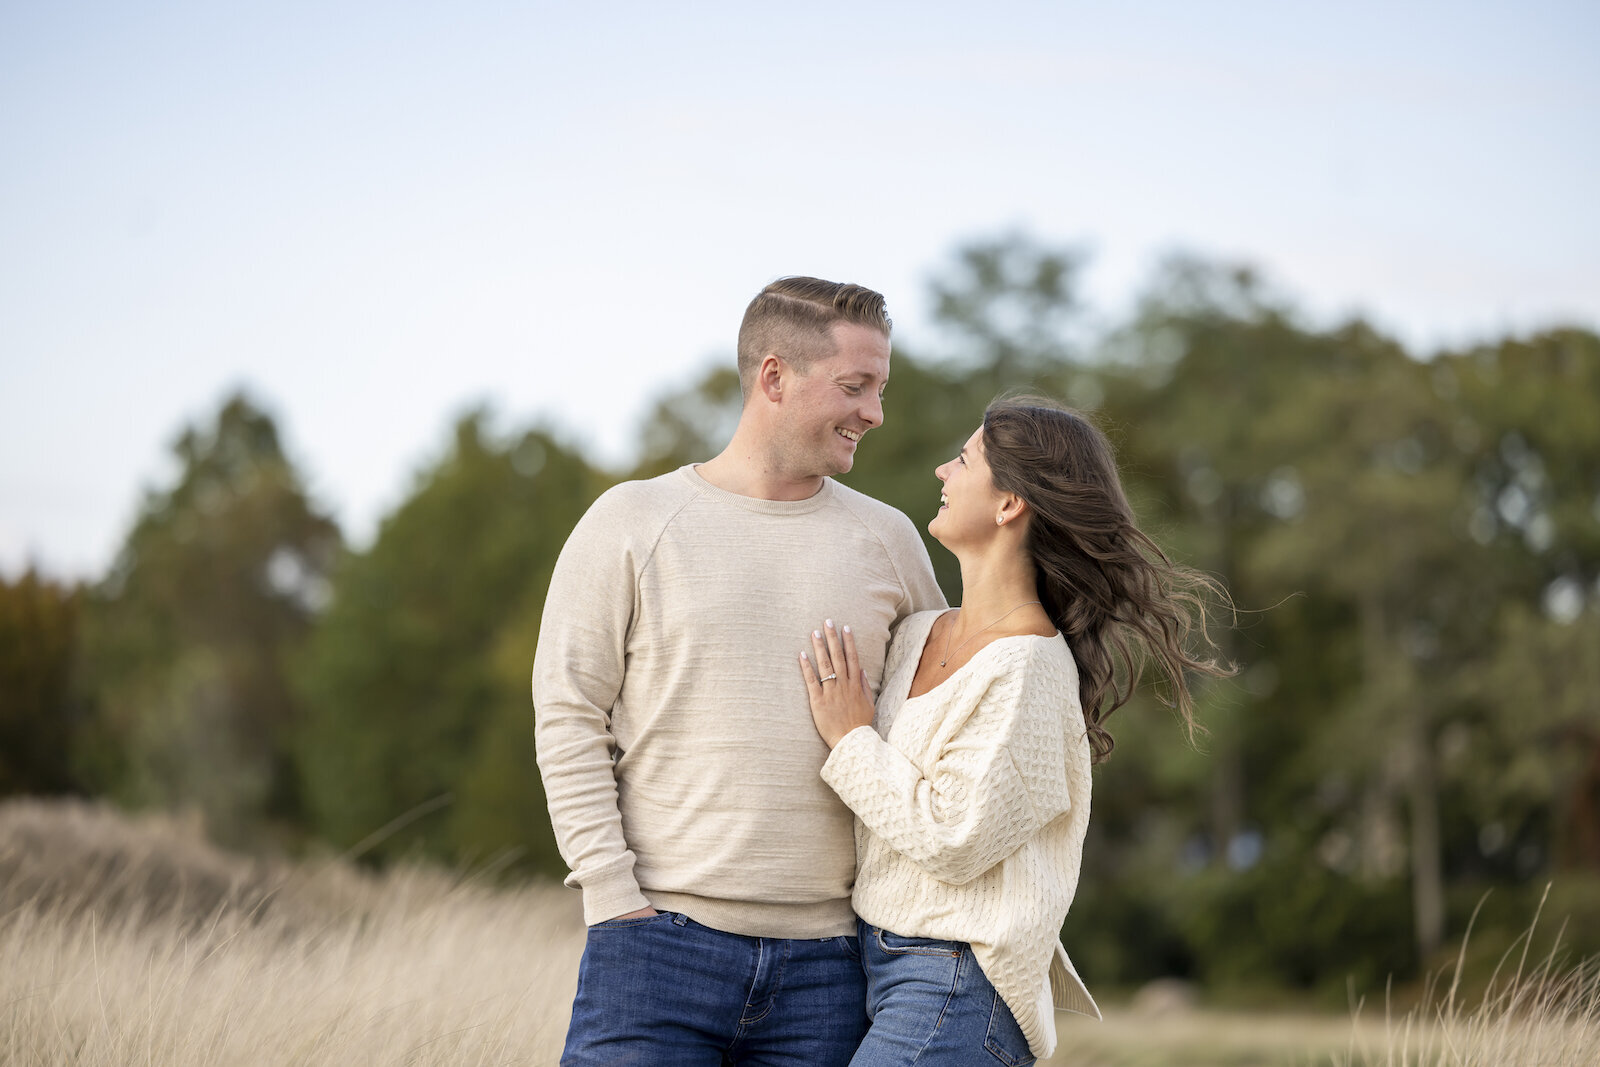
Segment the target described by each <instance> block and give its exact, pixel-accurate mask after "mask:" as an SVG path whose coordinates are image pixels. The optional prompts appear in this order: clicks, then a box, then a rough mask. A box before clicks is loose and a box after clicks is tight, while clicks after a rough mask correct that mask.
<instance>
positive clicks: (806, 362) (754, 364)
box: [739, 277, 894, 400]
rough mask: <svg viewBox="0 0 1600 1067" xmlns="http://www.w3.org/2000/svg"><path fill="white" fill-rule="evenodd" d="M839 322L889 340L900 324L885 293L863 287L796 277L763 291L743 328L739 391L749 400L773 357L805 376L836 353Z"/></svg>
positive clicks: (753, 303) (755, 300)
mask: <svg viewBox="0 0 1600 1067" xmlns="http://www.w3.org/2000/svg"><path fill="white" fill-rule="evenodd" d="M836 322H849V323H854V324H856V325H859V326H870V327H872V328H873V329H874V330H878V331H880V332H882V334H883V335H884V336H885V337H887V336H889V331H890V329H891V328H892V327H893V325H894V324H893V323H892V322H890V321H889V316H888V314H887V313H886V312H885V311H884V304H883V294H882V293H878V292H874V291H873V290H871V289H868V288H867V287H866V286H863V285H851V284H849V283H848V282H825V281H823V280H822V279H821V278H803V277H794V278H779V279H778V280H777V281H775V282H773V283H772V284H771V285H769V286H767V287H766V288H765V289H763V290H761V292H760V293H758V294H757V295H756V298H755V299H754V300H752V301H750V306H749V307H747V308H745V311H744V322H743V323H741V324H740V326H739V388H740V390H741V391H742V392H743V393H744V396H745V399H747V400H748V399H749V398H750V390H751V389H753V388H755V383H756V371H757V370H758V369H759V368H760V367H761V361H762V360H764V359H766V358H767V356H768V355H776V356H778V357H779V358H780V359H782V360H784V361H785V362H787V363H789V364H790V365H792V366H793V367H795V368H796V369H797V370H799V371H800V372H801V373H802V374H803V373H806V372H807V371H808V370H809V369H810V365H811V363H812V362H813V361H814V360H818V359H827V358H828V357H829V356H831V355H833V351H834V344H833V337H832V336H831V335H830V334H829V332H828V331H830V330H831V329H833V324H834V323H836Z"/></svg>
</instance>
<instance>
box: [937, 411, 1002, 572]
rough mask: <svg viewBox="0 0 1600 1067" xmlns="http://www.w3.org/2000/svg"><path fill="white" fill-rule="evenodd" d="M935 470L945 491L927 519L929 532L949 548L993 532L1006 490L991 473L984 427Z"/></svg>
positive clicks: (984, 536) (980, 427) (975, 432)
mask: <svg viewBox="0 0 1600 1067" xmlns="http://www.w3.org/2000/svg"><path fill="white" fill-rule="evenodd" d="M933 473H934V476H935V477H937V478H938V479H939V480H940V481H941V482H943V483H944V492H943V493H941V494H940V496H939V511H938V513H937V514H936V515H934V517H933V521H931V522H929V523H928V532H929V533H931V534H933V536H934V537H936V538H938V539H939V543H940V544H942V545H944V546H945V547H946V548H954V547H955V546H956V545H959V544H963V543H969V542H973V541H978V540H981V539H983V538H987V537H988V536H989V535H991V534H992V533H993V532H994V530H995V529H996V523H995V518H996V517H997V516H998V515H999V514H1000V503H1001V497H1002V495H1003V494H1001V493H1000V492H998V491H997V490H996V489H995V487H994V480H993V478H992V477H991V476H990V473H989V461H988V459H987V458H986V457H985V455H984V450H983V427H982V426H979V427H978V428H977V429H976V430H975V431H973V434H972V436H971V437H969V438H967V443H966V444H965V445H962V446H961V451H960V452H959V453H958V454H957V455H956V457H955V458H954V459H952V460H950V461H949V462H948V463H941V464H940V465H939V466H937V467H935V468H934V469H933Z"/></svg>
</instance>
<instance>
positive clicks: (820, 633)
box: [811, 630, 822, 640]
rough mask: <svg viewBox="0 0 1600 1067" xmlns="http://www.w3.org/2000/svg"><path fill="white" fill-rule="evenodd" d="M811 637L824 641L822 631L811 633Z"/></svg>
mask: <svg viewBox="0 0 1600 1067" xmlns="http://www.w3.org/2000/svg"><path fill="white" fill-rule="evenodd" d="M811 636H812V637H815V638H817V639H818V640H821V639H822V631H821V630H812V631H811Z"/></svg>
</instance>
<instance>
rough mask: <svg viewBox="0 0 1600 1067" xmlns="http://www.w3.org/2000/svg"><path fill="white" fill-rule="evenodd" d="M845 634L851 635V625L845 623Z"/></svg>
mask: <svg viewBox="0 0 1600 1067" xmlns="http://www.w3.org/2000/svg"><path fill="white" fill-rule="evenodd" d="M844 632H845V633H849V632H850V624H849V623H845V624H844Z"/></svg>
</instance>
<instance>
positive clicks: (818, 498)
mask: <svg viewBox="0 0 1600 1067" xmlns="http://www.w3.org/2000/svg"><path fill="white" fill-rule="evenodd" d="M696 466H697V464H694V463H685V464H684V465H683V466H681V467H679V468H678V473H679V474H681V475H683V477H684V478H686V479H688V481H689V483H690V484H691V485H693V486H694V488H695V490H696V491H697V492H699V493H701V494H703V495H704V496H707V497H709V498H711V499H713V500H717V501H720V502H722V503H724V504H730V505H732V506H733V507H736V508H740V509H742V510H744V511H753V512H756V513H758V514H761V515H804V514H805V513H807V512H810V511H816V510H817V509H818V508H820V507H823V506H824V505H826V504H827V503H828V502H829V501H830V500H832V499H833V494H834V481H833V479H832V478H824V479H822V487H821V488H820V489H818V490H817V491H816V492H815V493H812V494H811V495H810V496H808V497H806V498H805V499H804V500H768V499H766V498H764V497H759V496H744V495H743V494H741V493H730V492H729V491H728V490H726V489H723V488H722V487H721V486H717V485H713V484H711V483H710V482H709V481H707V480H706V478H705V476H704V475H702V474H701V473H700V472H699V471H698V470H696V469H695V468H696Z"/></svg>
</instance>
